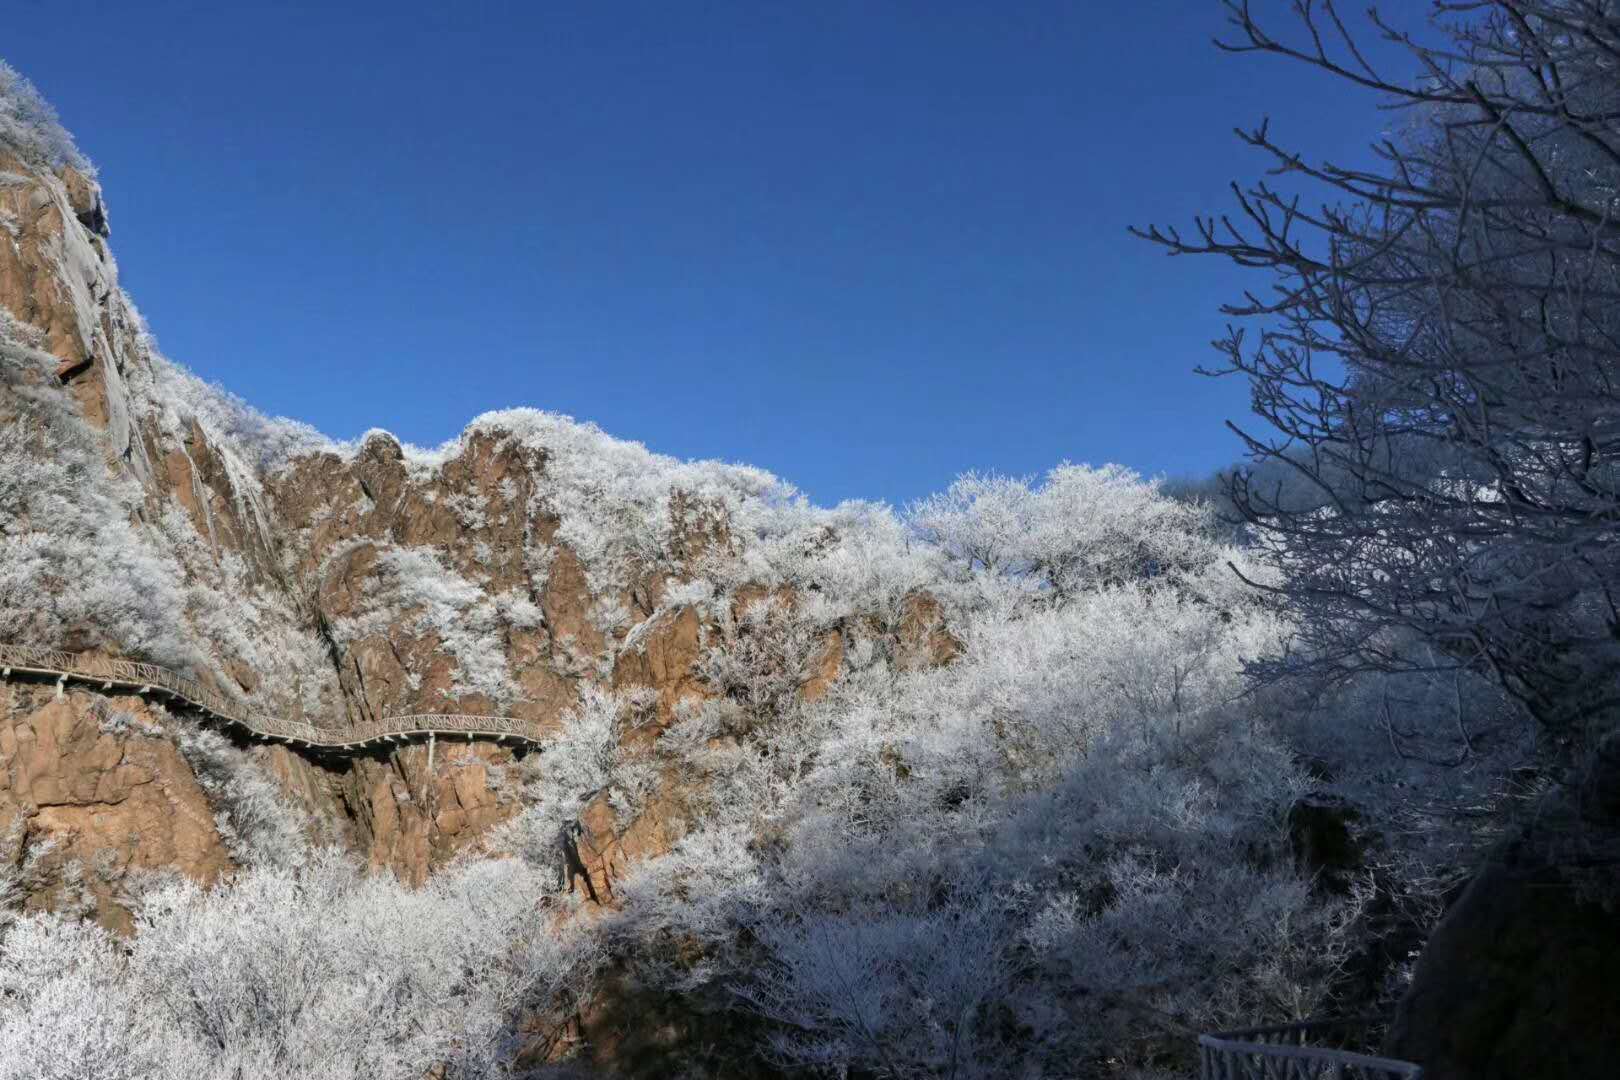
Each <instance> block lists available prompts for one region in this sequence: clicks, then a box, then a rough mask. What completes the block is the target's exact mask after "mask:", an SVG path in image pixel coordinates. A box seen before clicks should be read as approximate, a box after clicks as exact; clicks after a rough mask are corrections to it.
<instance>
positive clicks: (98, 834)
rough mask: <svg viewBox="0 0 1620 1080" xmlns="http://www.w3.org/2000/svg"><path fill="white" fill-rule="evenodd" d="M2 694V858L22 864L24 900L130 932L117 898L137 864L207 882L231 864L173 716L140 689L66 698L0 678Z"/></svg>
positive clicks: (0, 803) (141, 868)
mask: <svg viewBox="0 0 1620 1080" xmlns="http://www.w3.org/2000/svg"><path fill="white" fill-rule="evenodd" d="M0 703H3V704H4V706H5V707H4V708H3V709H0V781H3V783H0V845H3V846H0V860H4V861H7V862H10V863H11V864H13V865H14V866H18V867H23V868H25V869H26V871H27V873H26V875H25V877H26V878H28V879H31V882H29V881H25V885H28V884H31V885H32V890H31V895H29V897H28V898H27V905H28V906H30V907H38V908H52V909H55V908H61V907H68V908H72V907H73V906H75V905H77V904H79V903H81V902H82V903H84V904H86V905H87V906H88V907H89V909H90V911H91V912H92V913H93V914H94V915H95V917H96V918H97V919H99V920H100V921H101V922H102V923H104V924H105V925H107V926H109V927H112V928H114V929H118V930H121V931H128V930H129V929H130V928H131V924H130V917H129V912H128V910H127V909H126V908H125V907H124V906H123V905H122V904H121V903H120V901H119V896H120V892H121V889H122V888H123V886H124V883H125V878H126V877H127V875H128V874H129V873H130V872H131V871H139V870H177V871H179V872H180V873H183V874H185V875H187V876H188V877H191V878H193V879H195V880H197V881H200V882H205V883H206V882H211V881H213V880H214V879H215V878H216V877H218V876H219V874H221V873H223V872H225V871H226V870H228V869H230V867H231V865H232V863H231V859H230V856H229V854H228V853H227V851H226V849H225V845H224V842H223V841H222V840H221V838H220V835H219V831H218V829H217V828H216V827H215V825H214V809H213V807H212V806H210V805H209V801H208V798H207V796H206V795H205V794H204V792H203V789H202V787H201V786H200V785H199V784H198V782H197V778H196V776H195V774H194V773H193V772H192V770H191V766H190V765H189V764H188V763H187V762H186V760H185V758H183V757H182V756H181V755H180V752H179V750H177V749H176V748H175V745H174V743H173V742H172V741H171V740H170V738H169V736H168V734H167V733H166V731H165V726H166V725H167V724H168V723H171V722H172V721H170V720H168V718H167V717H166V716H164V715H161V714H160V713H158V712H157V711H154V710H153V709H151V708H149V707H148V706H147V704H146V702H144V701H143V700H142V699H141V698H139V697H134V696H120V697H103V696H102V695H100V694H94V693H85V692H79V691H74V692H71V693H68V694H66V695H65V696H63V697H60V698H58V697H56V696H55V694H54V692H53V690H52V689H50V688H48V687H39V686H29V685H25V684H0ZM75 863H76V864H78V869H77V872H75V873H69V872H67V871H68V868H69V867H70V866H71V865H72V864H75ZM75 879H77V885H76V886H75V885H74V881H75ZM73 892H76V893H78V894H79V895H70V893H73Z"/></svg>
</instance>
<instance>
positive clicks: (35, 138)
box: [0, 60, 94, 175]
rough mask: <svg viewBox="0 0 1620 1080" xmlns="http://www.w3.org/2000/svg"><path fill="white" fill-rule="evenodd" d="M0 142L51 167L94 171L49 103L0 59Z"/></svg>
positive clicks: (31, 84) (38, 162) (26, 156)
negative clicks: (61, 166) (68, 167)
mask: <svg viewBox="0 0 1620 1080" xmlns="http://www.w3.org/2000/svg"><path fill="white" fill-rule="evenodd" d="M0 143H3V144H5V145H6V146H7V147H9V148H11V149H12V150H15V151H16V152H17V153H18V154H20V155H21V156H22V157H23V158H24V159H25V160H27V161H30V162H33V163H37V164H40V165H44V166H46V167H47V168H55V167H57V166H59V165H72V166H73V167H75V168H77V169H79V170H80V171H81V172H89V173H91V174H92V175H94V169H93V168H92V167H91V165H90V162H89V159H87V158H86V157H85V156H84V155H83V154H81V153H79V148H78V147H77V146H75V145H74V143H73V136H72V135H69V134H68V132H67V129H66V128H64V127H63V126H62V122H61V120H60V119H59V118H58V117H57V115H56V110H55V109H54V108H52V106H51V103H50V102H48V101H46V100H45V99H44V97H42V96H41V95H40V92H39V91H38V90H37V89H35V88H34V84H33V83H31V82H29V81H28V80H27V79H26V78H24V77H23V76H22V75H21V74H20V73H19V72H18V71H17V69H16V68H14V67H12V66H11V65H10V64H8V63H6V62H5V61H3V60H0Z"/></svg>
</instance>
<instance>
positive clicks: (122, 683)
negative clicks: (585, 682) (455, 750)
mask: <svg viewBox="0 0 1620 1080" xmlns="http://www.w3.org/2000/svg"><path fill="white" fill-rule="evenodd" d="M14 674H17V675H29V676H34V677H43V678H47V679H55V680H56V683H57V692H58V693H60V692H61V691H62V689H63V688H64V687H65V686H66V685H67V683H68V682H69V681H73V682H81V683H91V684H94V685H98V686H100V688H101V689H103V690H112V689H115V688H116V689H120V690H133V691H135V692H136V693H138V694H153V695H155V696H157V697H160V698H166V699H168V701H170V702H171V703H173V702H180V703H182V704H185V705H189V706H191V707H192V708H194V709H198V710H201V711H202V712H205V713H207V714H209V715H210V716H212V717H214V718H215V719H216V720H218V721H220V722H222V723H225V724H230V725H232V726H235V727H239V728H242V729H243V730H245V731H247V732H249V733H251V734H253V735H257V736H259V737H260V738H264V739H277V740H280V741H281V742H284V743H290V744H293V745H302V746H307V747H319V748H322V749H327V750H357V749H360V748H362V747H365V746H367V745H368V744H371V743H377V742H396V741H399V740H401V739H408V738H410V737H412V736H421V735H430V736H439V735H465V736H467V738H469V739H473V738H489V739H496V740H505V739H514V740H517V741H519V742H527V743H535V742H539V741H540V736H541V733H540V732H539V731H538V730H536V728H535V725H534V724H532V723H530V722H529V721H527V720H520V719H518V718H517V717H515V716H480V715H476V714H471V713H415V714H411V715H408V716H384V717H382V718H381V719H378V720H370V721H362V722H361V723H358V724H350V725H347V726H345V727H342V728H327V727H320V726H318V725H315V724H311V723H309V722H307V721H304V720H286V719H282V718H280V717H275V716H268V715H266V714H264V713H259V712H254V711H252V710H250V709H247V708H246V707H244V706H243V705H241V704H240V703H237V702H234V701H231V700H230V699H229V698H227V697H226V696H225V695H224V694H221V693H220V692H219V691H217V690H214V689H211V688H210V687H207V686H204V685H202V684H201V683H199V682H197V681H196V680H195V679H188V678H186V677H185V676H184V675H181V674H179V673H177V672H173V671H170V670H169V669H168V668H165V667H159V666H158V665H157V664H145V663H140V662H138V661H134V660H113V659H110V658H107V657H99V656H94V655H84V654H80V653H71V652H60V651H57V650H54V649H35V648H30V647H28V646H25V645H4V644H0V677H4V678H7V679H9V678H11V677H12V676H13V675H14Z"/></svg>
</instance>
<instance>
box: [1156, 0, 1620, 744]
mask: <svg viewBox="0 0 1620 1080" xmlns="http://www.w3.org/2000/svg"><path fill="white" fill-rule="evenodd" d="M1226 7H1227V8H1228V9H1229V12H1230V16H1231V22H1232V25H1233V27H1234V29H1235V39H1234V40H1233V41H1232V42H1230V43H1228V44H1227V45H1226V46H1225V47H1226V48H1228V49H1231V50H1232V51H1236V52H1258V53H1266V54H1272V55H1280V56H1283V57H1286V58H1289V59H1292V60H1295V61H1299V62H1303V63H1305V64H1308V65H1312V66H1314V67H1316V68H1317V69H1320V70H1322V71H1324V72H1326V73H1328V74H1330V75H1332V76H1334V77H1336V78H1338V79H1339V80H1341V81H1342V82H1344V83H1346V84H1348V85H1350V86H1354V87H1358V88H1361V89H1364V90H1369V91H1372V92H1374V93H1376V94H1379V95H1381V96H1382V97H1383V98H1384V99H1385V101H1386V102H1387V103H1388V104H1390V105H1392V106H1394V107H1396V108H1397V110H1398V111H1397V113H1396V115H1397V116H1398V117H1399V118H1401V119H1402V120H1403V121H1404V122H1403V123H1402V124H1401V125H1399V127H1398V128H1397V130H1396V131H1395V132H1394V133H1393V134H1391V135H1390V136H1389V137H1387V138H1385V139H1383V140H1381V141H1380V142H1378V143H1377V144H1376V145H1375V146H1374V151H1375V155H1376V160H1375V164H1373V165H1369V166H1365V167H1358V168H1348V167H1341V166H1335V165H1333V164H1313V163H1310V162H1308V161H1306V160H1305V159H1304V158H1303V157H1301V156H1300V155H1299V154H1296V153H1294V152H1292V151H1290V150H1288V149H1287V148H1286V147H1285V146H1284V145H1282V144H1281V143H1280V142H1278V141H1277V140H1276V139H1275V138H1274V136H1273V135H1272V134H1271V132H1270V131H1269V130H1268V128H1267V127H1266V126H1265V125H1263V124H1262V125H1261V126H1260V127H1258V128H1256V129H1254V130H1252V131H1248V132H1240V135H1241V137H1242V138H1243V139H1244V141H1245V142H1247V143H1248V144H1249V145H1251V146H1253V147H1255V148H1256V149H1258V150H1259V151H1260V152H1261V153H1262V154H1263V155H1264V156H1265V157H1267V158H1268V159H1269V160H1270V161H1271V162H1272V163H1273V164H1274V165H1275V166H1276V168H1275V169H1274V170H1273V174H1274V175H1281V176H1283V177H1287V178H1289V179H1290V180H1293V181H1298V182H1300V183H1302V184H1305V185H1307V186H1310V185H1314V187H1311V188H1310V191H1309V192H1307V191H1306V190H1301V189H1291V188H1289V187H1288V186H1287V183H1288V182H1287V181H1282V180H1278V181H1273V180H1269V179H1268V180H1263V181H1261V182H1258V183H1255V184H1252V185H1250V186H1248V187H1246V188H1235V189H1234V191H1235V193H1236V196H1237V204H1238V205H1237V212H1236V213H1234V214H1232V215H1227V216H1222V217H1220V218H1215V219H1209V220H1200V221H1198V223H1197V226H1196V230H1195V234H1194V235H1193V236H1190V237H1183V236H1182V235H1180V234H1178V233H1177V232H1176V231H1175V230H1174V229H1170V230H1167V231H1160V230H1158V229H1151V230H1149V231H1148V232H1147V233H1146V234H1145V235H1147V236H1148V237H1149V238H1151V239H1152V240H1155V241H1157V242H1159V243H1161V244H1164V245H1165V246H1167V247H1168V248H1169V250H1170V251H1171V252H1172V253H1174V254H1187V253H1192V254H1213V255H1217V256H1221V257H1225V258H1228V259H1230V260H1232V261H1233V262H1235V263H1237V264H1238V265H1240V266H1244V267H1249V268H1257V269H1259V270H1262V271H1263V272H1265V273H1266V274H1267V275H1268V276H1269V278H1270V287H1269V288H1268V289H1264V290H1262V289H1256V290H1253V291H1251V292H1249V293H1247V294H1246V295H1245V297H1244V298H1243V299H1242V300H1240V301H1238V302H1236V303H1234V304H1232V305H1231V306H1229V307H1228V308H1227V309H1226V310H1227V312H1228V313H1229V314H1231V315H1233V316H1235V317H1237V318H1240V319H1244V320H1247V321H1248V322H1249V323H1251V324H1252V333H1248V334H1246V333H1245V331H1244V330H1243V329H1242V328H1241V325H1240V328H1239V329H1234V330H1233V331H1232V332H1231V334H1230V336H1229V337H1228V338H1227V339H1226V340H1225V341H1224V342H1221V343H1220V351H1221V353H1222V357H1223V363H1222V365H1221V366H1220V367H1219V368H1218V371H1219V372H1220V373H1235V374H1238V375H1241V376H1243V377H1246V378H1247V379H1248V380H1249V382H1250V385H1251V387H1252V394H1253V402H1254V408H1255V411H1256V413H1257V414H1258V415H1259V417H1260V419H1261V421H1262V422H1263V424H1264V425H1266V427H1267V428H1269V430H1264V429H1261V430H1256V431H1252V432H1251V431H1245V430H1241V429H1239V434H1241V435H1242V436H1243V438H1244V440H1245V442H1246V443H1247V445H1248V447H1249V450H1250V452H1251V455H1252V457H1253V459H1254V465H1255V467H1254V468H1251V469H1243V470H1238V471H1237V472H1236V473H1235V474H1234V475H1233V476H1232V477H1231V479H1230V490H1231V496H1232V500H1233V502H1234V504H1235V505H1236V507H1237V508H1238V509H1239V510H1240V511H1241V512H1242V514H1243V515H1244V516H1245V517H1246V518H1247V519H1248V520H1249V522H1250V523H1251V524H1252V526H1253V528H1254V529H1255V531H1256V533H1257V535H1258V536H1259V537H1260V538H1261V539H1262V541H1263V542H1264V548H1265V550H1266V551H1267V552H1269V555H1270V558H1271V561H1272V562H1273V563H1274V564H1275V565H1277V566H1278V567H1279V568H1280V569H1281V570H1283V571H1284V582H1283V583H1282V584H1281V585H1280V588H1281V589H1282V590H1283V595H1285V596H1286V598H1287V599H1288V601H1289V602H1290V604H1291V607H1292V609H1293V610H1294V611H1295V612H1296V613H1297V615H1298V616H1299V617H1300V618H1301V620H1302V626H1301V633H1302V639H1301V642H1300V645H1301V647H1300V648H1297V649H1295V650H1293V651H1292V652H1291V653H1290V654H1289V655H1288V656H1287V657H1286V658H1280V659H1279V661H1278V662H1277V663H1274V664H1269V665H1266V666H1265V670H1268V671H1270V672H1272V673H1277V672H1280V671H1288V670H1297V669H1298V668H1299V667H1300V666H1301V665H1302V664H1309V665H1315V666H1318V667H1331V668H1332V669H1334V670H1336V671H1338V672H1341V673H1343V672H1354V671H1363V670H1386V671H1387V670H1396V671H1427V670H1436V669H1450V668H1468V669H1474V670H1484V671H1489V672H1492V673H1493V674H1494V675H1495V677H1497V678H1498V679H1499V680H1500V682H1501V684H1502V685H1503V686H1504V687H1505V688H1506V689H1507V690H1508V691H1509V692H1510V693H1512V694H1513V695H1514V696H1515V697H1517V698H1518V699H1520V700H1521V701H1523V702H1524V703H1525V704H1526V705H1527V706H1528V707H1529V708H1530V709H1531V710H1532V711H1533V712H1534V713H1535V714H1536V715H1537V716H1539V717H1540V718H1541V719H1542V720H1543V721H1544V722H1545V723H1546V724H1548V725H1550V726H1551V727H1553V728H1554V729H1557V730H1562V731H1567V730H1569V729H1571V728H1574V729H1580V728H1582V727H1584V726H1586V725H1588V724H1590V723H1592V722H1598V723H1599V724H1600V725H1601V724H1603V723H1605V722H1606V721H1604V720H1603V718H1604V717H1606V716H1609V715H1612V714H1613V712H1614V710H1615V707H1616V706H1617V705H1620V694H1617V693H1616V689H1615V688H1616V686H1620V681H1617V675H1620V644H1617V642H1620V606H1617V591H1616V590H1617V588H1620V555H1617V551H1620V547H1617V545H1616V544H1615V531H1614V528H1615V526H1614V523H1615V518H1616V514H1617V513H1620V488H1617V483H1620V473H1617V471H1616V465H1615V460H1616V455H1617V453H1620V426H1617V425H1620V390H1617V389H1616V388H1617V386H1620V378H1617V376H1620V344H1617V343H1620V302H1617V298H1620V224H1617V222H1620V8H1617V7H1616V5H1615V3H1614V2H1613V0H1481V2H1478V3H1472V2H1471V3H1452V2H1437V3H1435V4H1434V5H1433V12H1434V26H1433V29H1432V32H1430V33H1428V34H1425V35H1422V36H1421V37H1418V36H1412V35H1410V34H1408V33H1407V32H1405V31H1403V30H1401V29H1398V28H1395V27H1393V26H1390V25H1389V24H1386V23H1385V22H1383V21H1381V20H1379V18H1378V16H1376V15H1374V16H1373V20H1374V26H1375V29H1376V32H1377V34H1378V35H1379V36H1381V37H1382V38H1383V39H1384V41H1385V42H1386V43H1387V44H1388V45H1389V46H1390V49H1389V50H1388V51H1391V52H1393V53H1395V54H1396V55H1401V56H1406V57H1410V58H1411V60H1412V62H1413V64H1414V65H1415V67H1416V68H1417V77H1416V78H1415V79H1413V80H1411V81H1407V80H1404V79H1402V78H1400V77H1398V75H1397V74H1396V73H1393V72H1390V71H1385V70H1382V69H1380V68H1379V67H1377V66H1375V65H1374V64H1373V62H1372V59H1373V58H1372V57H1371V56H1370V55H1369V54H1368V53H1367V52H1366V51H1363V50H1361V49H1359V48H1358V47H1357V43H1356V40H1355V37H1354V35H1353V33H1352V32H1351V30H1350V29H1349V28H1348V26H1347V24H1346V23H1345V22H1344V21H1343V20H1342V19H1341V18H1340V16H1339V13H1338V12H1337V11H1336V10H1335V6H1334V4H1333V3H1331V2H1329V0H1324V2H1322V3H1317V4H1296V5H1294V8H1295V11H1296V13H1297V15H1298V18H1299V20H1300V21H1301V23H1302V25H1300V26H1297V27H1295V30H1296V31H1298V32H1297V33H1294V34H1288V33H1282V32H1279V31H1277V30H1276V29H1275V28H1273V27H1272V26H1270V25H1269V24H1268V22H1267V21H1266V20H1265V19H1263V18H1260V17H1257V16H1256V15H1254V14H1253V13H1252V12H1251V10H1250V4H1249V3H1248V2H1247V0H1227V3H1226ZM1317 197H1321V198H1322V199H1324V200H1326V201H1323V202H1321V203H1320V204H1318V203H1315V202H1313V201H1311V200H1313V199H1315V198H1317ZM1408 642H1418V643H1422V644H1425V645H1427V646H1429V648H1419V649H1416V650H1412V649H1407V648H1404V647H1403V646H1404V644H1405V643H1408Z"/></svg>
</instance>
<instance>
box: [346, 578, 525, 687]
mask: <svg viewBox="0 0 1620 1080" xmlns="http://www.w3.org/2000/svg"><path fill="white" fill-rule="evenodd" d="M401 616H404V617H406V619H407V625H408V626H409V627H411V628H412V629H414V630H415V631H416V632H417V633H419V634H432V635H433V636H434V637H435V638H436V640H437V641H438V644H439V647H440V648H441V649H443V650H444V651H445V652H446V653H448V654H449V655H451V656H452V657H454V658H455V661H456V671H455V681H454V682H453V684H452V685H451V692H452V693H455V694H484V695H486V696H487V697H489V699H490V700H491V701H493V702H495V703H496V705H497V706H503V705H507V704H509V703H510V702H511V701H512V700H513V699H514V698H515V697H516V696H517V693H518V690H517V685H516V683H515V682H514V681H513V679H512V673H511V670H510V669H509V668H508V666H507V663H506V641H505V634H504V630H505V628H506V627H508V626H513V625H516V626H535V625H538V624H539V622H540V618H541V616H540V613H539V610H538V609H537V608H536V607H535V606H534V605H533V603H531V602H530V601H529V600H528V599H527V598H526V597H522V596H515V595H513V594H511V593H503V594H501V595H500V596H497V597H491V596H489V595H488V594H487V593H486V592H485V591H484V590H483V589H481V588H479V587H478V586H477V585H475V584H473V583H472V582H470V581H468V580H467V579H466V578H464V577H462V576H461V575H460V574H458V573H456V572H455V571H454V570H453V569H451V568H450V567H449V566H447V565H445V563H444V560H443V559H441V558H440V557H439V555H438V553H437V552H435V551H433V550H432V549H430V548H420V547H392V546H390V547H387V548H384V549H383V550H382V551H381V552H380V553H379V554H378V556H377V569H376V573H375V574H374V575H373V576H372V577H371V578H369V579H368V580H367V582H366V595H365V604H364V606H363V607H362V608H361V609H360V610H359V611H357V612H356V613H355V614H354V615H351V616H349V617H347V618H344V619H339V620H336V621H335V622H334V623H333V625H332V632H333V635H334V637H335V638H336V639H337V641H338V642H339V643H340V644H343V645H348V644H352V643H353V642H356V641H358V640H360V639H361V638H364V637H366V636H368V635H371V634H375V633H380V632H382V631H383V630H384V629H385V628H386V627H387V626H388V625H389V624H390V623H391V622H392V621H393V620H395V619H396V618H400V617H401Z"/></svg>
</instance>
